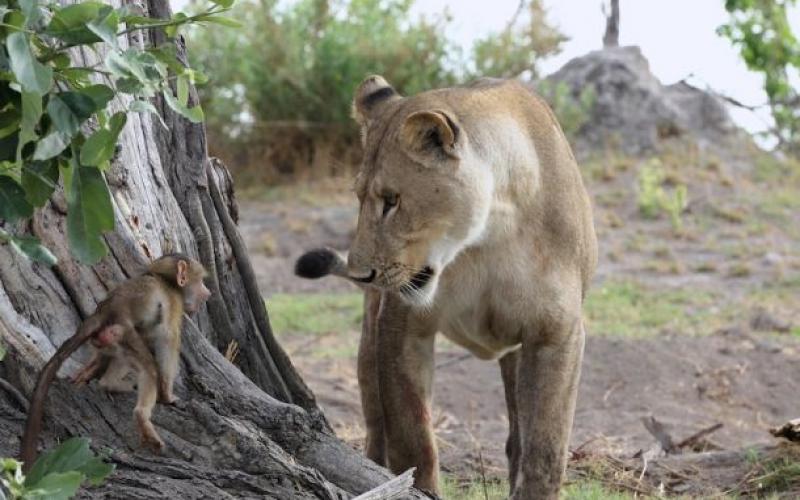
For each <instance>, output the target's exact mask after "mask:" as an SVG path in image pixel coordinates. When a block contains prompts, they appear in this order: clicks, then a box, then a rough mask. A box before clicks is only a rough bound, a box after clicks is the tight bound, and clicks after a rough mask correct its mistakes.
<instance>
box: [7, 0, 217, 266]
mask: <svg viewBox="0 0 800 500" xmlns="http://www.w3.org/2000/svg"><path fill="white" fill-rule="evenodd" d="M232 3H233V0H212V4H210V6H209V7H207V8H206V9H204V10H203V11H201V12H199V13H198V14H196V15H194V16H187V15H185V14H182V13H178V14H176V15H175V16H173V18H172V19H164V20H158V19H152V18H149V17H144V16H143V15H142V14H141V13H139V12H137V11H136V10H135V9H134V8H133V7H132V6H124V7H121V8H113V7H112V6H110V5H106V4H104V3H101V2H97V1H93V0H88V1H83V2H79V3H74V4H70V5H65V6H61V5H59V4H57V3H52V4H44V3H40V2H39V0H10V1H5V0H4V1H3V3H2V4H0V42H2V50H0V220H2V222H3V223H4V225H3V227H0V242H7V243H10V244H11V245H12V246H14V248H15V249H17V250H19V251H20V252H22V253H23V254H25V255H27V256H29V257H31V258H33V259H36V260H39V261H42V262H44V263H47V264H53V263H54V262H55V257H54V256H53V255H52V254H51V253H50V252H49V251H48V250H47V249H46V248H44V247H43V246H42V245H40V244H39V242H38V241H36V240H35V239H34V238H32V237H30V236H22V235H19V234H17V233H19V231H16V230H15V229H14V226H16V225H19V223H21V222H22V221H24V220H25V219H27V218H29V217H31V215H33V211H34V209H35V208H36V207H41V206H43V205H44V204H45V203H47V201H48V200H49V199H50V195H51V194H52V193H53V191H54V190H55V189H56V186H57V185H58V183H59V182H61V183H62V185H63V189H64V194H65V198H66V202H67V234H68V238H69V242H70V248H71V251H72V253H73V254H74V255H75V256H76V257H77V258H78V259H79V260H81V261H82V262H84V263H94V262H97V261H98V260H99V259H100V258H101V257H103V256H104V255H105V254H106V252H107V249H106V245H105V242H104V241H103V238H102V234H103V233H104V232H106V231H110V230H112V229H113V228H114V212H113V205H112V201H111V196H110V194H109V191H108V186H107V185H106V181H105V176H104V173H103V172H104V171H105V170H106V169H107V168H108V166H109V164H110V162H111V160H112V159H113V157H114V155H115V151H116V144H117V140H118V138H119V135H120V133H121V132H122V130H123V128H124V127H125V122H126V120H127V116H128V114H129V113H134V112H151V113H155V112H156V108H155V107H154V106H153V104H151V102H150V101H149V99H150V98H152V97H154V96H156V95H162V96H163V97H164V99H165V101H166V102H167V104H168V105H169V106H170V107H171V108H172V109H174V110H175V111H177V112H179V113H181V114H182V115H184V116H185V117H186V118H188V119H189V120H192V121H201V120H202V119H203V112H202V109H201V108H200V106H199V105H190V103H189V102H188V87H189V83H194V82H197V81H199V80H202V79H203V77H202V75H200V74H199V73H198V72H196V71H194V70H192V69H191V68H188V67H186V66H185V65H184V64H182V63H181V62H180V61H178V59H177V58H176V56H175V47H174V44H172V43H167V44H163V45H161V46H159V47H150V48H140V47H138V46H127V44H124V43H120V40H121V39H122V37H123V35H127V34H128V33H131V32H134V31H142V30H148V29H155V28H162V29H164V30H165V31H166V32H167V35H168V36H170V37H172V38H174V37H175V36H176V35H177V33H178V30H179V29H180V27H181V26H183V25H185V24H189V23H202V24H205V23H218V24H230V22H231V21H230V20H229V19H227V18H225V17H222V16H220V14H221V13H223V12H225V11H227V10H228V9H229V8H230V7H231V4H232ZM73 49H84V50H91V51H95V52H96V53H97V54H99V55H100V56H101V57H102V63H101V64H98V65H97V66H93V67H78V66H75V65H73V64H72V62H71V60H70V57H69V53H70V50H73ZM122 94H125V95H126V96H127V97H126V98H124V99H116V98H117V97H118V96H120V95H122Z"/></svg>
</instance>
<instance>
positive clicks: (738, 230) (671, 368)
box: [240, 158, 800, 494]
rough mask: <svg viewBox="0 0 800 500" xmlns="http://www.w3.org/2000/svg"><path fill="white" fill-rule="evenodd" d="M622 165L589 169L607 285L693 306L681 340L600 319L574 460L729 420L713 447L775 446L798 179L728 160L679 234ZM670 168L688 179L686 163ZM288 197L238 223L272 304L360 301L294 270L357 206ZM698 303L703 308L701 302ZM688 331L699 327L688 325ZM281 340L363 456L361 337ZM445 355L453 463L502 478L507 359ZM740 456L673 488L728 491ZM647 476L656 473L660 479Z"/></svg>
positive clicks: (285, 193)
mask: <svg viewBox="0 0 800 500" xmlns="http://www.w3.org/2000/svg"><path fill="white" fill-rule="evenodd" d="M626 161H628V160H620V159H617V158H611V159H609V158H605V159H603V160H602V161H599V162H598V163H596V164H595V163H591V162H589V167H588V171H585V176H586V178H587V182H588V183H589V185H590V186H591V187H590V190H591V191H592V195H593V198H594V200H595V207H596V209H595V211H596V220H597V226H598V234H599V239H600V242H601V261H600V267H599V269H598V276H597V279H596V287H603V286H604V284H606V283H613V282H619V281H620V280H630V281H635V282H636V283H637V284H639V285H641V286H642V287H644V288H645V289H647V290H651V291H653V293H655V294H659V293H681V294H685V295H686V296H687V297H688V299H687V301H686V304H684V305H683V307H682V308H681V309H680V312H679V314H678V315H680V316H681V318H680V320H681V321H679V322H677V323H676V324H678V325H680V326H679V329H677V330H676V327H674V326H672V327H670V326H667V327H664V326H663V325H662V326H659V327H658V328H653V331H648V332H647V335H641V333H638V334H627V335H626V334H624V333H622V334H621V333H620V332H624V331H626V330H625V328H624V325H622V326H619V327H618V329H619V331H616V330H617V326H615V325H614V324H613V323H609V322H607V321H603V318H600V320H599V321H597V322H596V323H595V324H593V323H592V322H591V321H590V336H589V340H588V344H587V347H586V356H585V360H584V365H583V375H582V378H581V387H580V394H579V398H578V409H577V412H576V416H575V426H574V432H573V438H572V448H573V449H574V450H577V451H578V453H577V454H576V457H577V456H580V457H586V456H613V457H619V458H620V459H624V460H630V457H632V456H633V455H634V454H635V453H636V452H637V451H639V450H645V451H646V450H648V449H650V448H652V447H653V445H654V443H655V442H656V440H655V438H654V437H653V436H652V435H651V434H650V433H649V432H648V431H647V430H646V429H645V427H644V426H643V425H642V422H641V420H642V418H643V417H646V416H651V415H652V416H654V417H655V418H656V419H657V420H658V421H660V422H662V423H663V424H664V425H665V427H666V429H667V431H668V433H669V434H670V435H671V436H673V437H674V438H675V439H676V440H680V439H683V438H685V437H687V436H689V435H691V434H693V433H695V432H696V431H698V430H700V429H703V428H706V427H708V426H711V425H713V424H716V423H721V424H723V427H722V428H721V429H720V430H718V431H716V432H714V433H713V434H711V435H710V437H708V439H707V440H704V441H702V447H703V449H706V450H715V449H716V450H741V449H743V448H746V447H749V446H753V445H755V444H757V443H763V444H764V445H765V446H768V445H769V444H770V443H774V438H772V437H771V436H770V435H769V433H768V432H767V429H768V428H769V427H771V426H775V425H779V424H782V423H783V422H785V421H786V420H788V419H791V418H795V417H798V416H800V399H798V396H797V395H798V394H799V393H800V359H798V358H800V336H798V335H797V333H798V331H800V330H798V326H800V315H799V314H800V293H799V292H800V216H798V214H799V213H800V206H798V204H797V202H796V200H794V199H793V198H792V196H796V195H797V193H800V185H799V184H798V183H797V181H796V178H793V179H792V180H790V181H789V183H788V184H786V183H784V184H768V183H767V184H765V183H763V182H761V183H759V182H755V181H750V180H748V179H744V180H740V179H737V180H734V181H731V180H730V179H731V178H732V177H735V176H736V175H739V174H741V172H737V171H732V170H726V169H725V168H722V167H720V166H718V165H717V166H716V167H715V168H709V172H710V173H708V172H706V173H704V175H702V176H699V178H695V177H691V179H692V182H691V183H690V186H691V187H690V191H689V192H690V202H689V206H688V208H687V210H686V211H685V212H684V214H683V216H682V219H683V224H682V226H683V227H681V228H676V227H674V226H672V225H671V224H670V223H669V221H668V220H667V219H666V217H661V218H659V219H657V220H645V219H643V218H642V217H640V216H639V214H638V208H637V204H636V200H637V190H636V177H635V175H634V174H633V173H632V171H633V170H635V169H632V168H631V166H630V165H628V166H625V165H624V164H623V163H624V162H626ZM675 163H678V164H679V163H681V162H680V161H676V162H675ZM682 168H683V170H682ZM669 171H670V172H671V173H672V174H675V175H677V176H678V177H679V178H682V179H688V177H687V173H686V170H685V167H674V168H672V167H670V170H669ZM676 172H677V173H676ZM681 175H682V176H683V177H680V176H681ZM684 182H686V180H684ZM277 192H278V193H279V194H278V195H275V194H274V192H273V193H271V194H270V195H269V197H268V198H266V199H250V200H249V201H247V202H245V203H243V205H242V209H241V214H242V218H241V221H240V226H241V228H242V231H243V233H244V235H245V238H246V240H247V242H248V246H249V248H250V253H251V256H252V259H253V264H254V266H255V268H256V272H257V274H258V277H259V282H260V286H261V288H262V291H263V293H264V295H265V296H266V297H268V303H269V297H270V296H271V295H274V294H276V293H311V292H333V293H337V292H346V293H352V292H354V291H355V288H354V287H351V286H350V285H348V284H347V283H343V282H341V281H337V280H335V279H329V280H320V281H305V280H300V279H298V278H296V277H294V276H293V274H292V265H293V262H294V259H295V258H296V257H297V256H298V255H299V254H300V253H301V252H302V251H304V250H307V249H309V248H312V247H315V246H321V245H328V246H333V247H335V248H342V249H346V248H347V246H348V244H349V241H350V239H351V236H352V231H353V228H354V222H355V218H356V210H355V207H354V204H353V202H352V198H353V196H352V195H350V194H349V193H347V190H346V189H342V186H341V184H340V183H337V182H335V181H334V182H329V183H324V184H322V185H319V186H314V187H313V188H308V187H301V186H298V187H291V188H286V189H281V190H278V191H277ZM787 192H788V193H789V194H787ZM776 200H777V201H776ZM682 296H683V295H682ZM699 296H702V297H704V299H703V300H693V298H694V297H699ZM656 297H658V295H656ZM656 300H658V299H657V298H656ZM612 305H613V304H612ZM602 312H603V310H602V309H601V313H602ZM693 317H696V319H697V321H693ZM626 320H629V318H625V317H623V318H622V321H626ZM645 324H646V322H645ZM686 325H691V329H690V331H682V330H681V329H680V328H684V327H686V328H688V326H686ZM593 326H595V328H593ZM598 330H599V331H598ZM637 331H638V330H637ZM790 332H791V333H790ZM278 334H279V335H281V341H282V342H283V343H284V345H285V346H286V347H287V349H288V351H289V352H290V354H291V355H292V359H293V361H294V362H295V363H296V364H297V365H298V367H299V369H300V371H301V372H302V374H303V376H304V378H305V379H306V381H307V382H308V383H309V384H310V385H311V387H312V389H313V390H314V392H315V393H316V395H317V397H318V399H319V401H320V403H321V405H322V407H323V409H324V410H325V412H326V414H327V416H328V418H329V420H330V421H331V423H332V424H333V425H334V427H335V428H336V430H337V432H338V434H339V435H340V436H341V437H343V438H344V439H346V440H348V441H349V442H351V443H352V444H353V446H357V447H358V446H360V445H361V443H362V440H363V427H362V418H361V410H360V404H359V395H358V387H357V383H356V377H355V346H356V345H357V336H358V331H357V329H355V328H353V329H351V330H350V331H341V332H328V333H326V334H323V335H316V336H307V335H306V336H303V335H297V334H292V332H278ZM437 349H438V352H437V365H438V367H437V371H436V385H435V409H434V414H435V422H436V430H437V437H438V439H439V449H440V454H441V463H442V468H443V469H444V470H445V471H448V472H450V473H452V474H453V475H455V476H456V477H474V476H475V475H476V474H480V473H481V472H482V473H485V474H486V475H487V476H489V477H504V476H505V474H506V472H505V471H506V469H505V467H506V463H505V457H504V452H503V446H504V442H505V435H506V432H507V418H506V411H505V402H504V398H503V389H502V384H501V381H500V374H499V370H498V366H497V364H496V363H494V362H485V361H480V360H477V359H474V358H471V357H469V356H466V355H465V353H464V351H462V350H460V349H459V348H457V347H455V346H453V345H451V344H449V343H447V342H445V341H443V342H441V343H440V344H439V346H438V348H437ZM718 453H724V452H718ZM736 453H739V452H736ZM735 456H736V457H739V459H741V457H742V456H743V455H741V454H737V455H735ZM609 460H611V459H609ZM613 460H616V459H613ZM637 460H638V459H637ZM742 460H743V459H741V460H740V461H739V466H740V467H739V468H738V469H736V468H735V467H733V468H731V467H730V463H729V467H728V468H727V469H724V470H723V469H720V471H721V472H720V473H719V474H722V476H720V475H719V474H717V475H716V479H715V480H711V479H709V478H705V479H702V480H699V481H700V483H702V484H701V486H702V485H705V486H702V487H695V488H694V489H692V488H689V487H686V486H683V487H675V488H674V489H673V490H667V491H668V492H669V491H672V492H684V493H690V494H692V493H693V494H699V493H703V494H708V493H709V492H714V493H720V492H722V491H725V489H726V488H725V487H723V486H720V485H719V484H717V483H719V482H725V481H723V480H722V479H721V477H723V476H724V474H728V476H731V477H732V478H734V479H735V480H736V481H741V480H742V478H743V477H744V476H745V475H746V474H748V473H750V472H751V471H752V467H751V466H748V465H747V464H746V463H745V462H743V461H742ZM635 462H636V460H634V463H635ZM728 462H730V460H728ZM734 462H735V460H734ZM742 464H744V465H742ZM576 467H578V469H576V470H578V474H579V475H580V471H579V470H580V467H579V466H576ZM673 467H677V468H679V465H673ZM690 468H692V470H694V471H696V470H697V466H696V465H694V464H692V465H691V466H690ZM732 471H733V472H732ZM651 473H652V474H655V476H654V477H657V473H656V468H651V471H650V472H649V473H648V477H650V474H651ZM662 473H663V470H662ZM712 475H713V474H712ZM702 476H703V475H702V474H700V475H698V476H697V477H701V478H702ZM692 477H695V476H692ZM724 477H727V476H724ZM640 479H641V478H640ZM734 479H731V480H730V481H733V480H734ZM715 481H716V482H715ZM730 481H728V482H730ZM684 482H685V481H684ZM678 483H680V481H678ZM640 484H642V483H641V480H640ZM695 486H696V485H695ZM712 486H713V487H712ZM727 486H731V485H730V484H728V485H727ZM795 486H797V487H798V489H800V485H795ZM681 488H683V489H681ZM698 488H699V489H698ZM703 488H706V489H703ZM632 489H634V490H635V489H636V488H635V487H634V488H632ZM653 491H654V490H653ZM653 491H650V492H653ZM740 491H744V490H740Z"/></svg>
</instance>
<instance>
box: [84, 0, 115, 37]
mask: <svg viewBox="0 0 800 500" xmlns="http://www.w3.org/2000/svg"><path fill="white" fill-rule="evenodd" d="M118 26H119V16H118V15H117V12H116V11H115V10H114V8H113V7H111V6H105V7H104V8H102V9H101V10H100V12H99V13H98V15H97V18H95V19H93V20H92V21H90V22H88V23H86V27H87V28H89V30H91V32H92V33H94V34H95V35H97V36H98V37H99V38H100V39H102V40H103V41H104V42H106V43H107V44H109V45H111V46H112V47H116V46H117V27H118Z"/></svg>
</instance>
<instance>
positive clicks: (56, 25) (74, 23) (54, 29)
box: [45, 2, 108, 45]
mask: <svg viewBox="0 0 800 500" xmlns="http://www.w3.org/2000/svg"><path fill="white" fill-rule="evenodd" d="M104 7H108V6H107V5H104V4H102V3H99V2H81V3H76V4H72V5H67V6H66V7H63V8H60V9H57V10H56V11H55V14H54V15H53V19H52V20H51V21H50V24H49V25H48V26H47V30H46V31H45V33H47V34H48V35H50V36H54V37H56V38H58V39H60V40H62V41H64V42H65V43H67V44H70V45H82V44H91V43H95V42H99V41H101V40H102V39H101V38H100V37H99V36H97V35H96V34H94V33H93V32H92V31H91V30H90V29H89V28H88V27H87V26H86V24H87V23H90V22H92V21H93V20H95V19H96V18H97V16H98V14H99V13H100V10H101V9H103V8H104Z"/></svg>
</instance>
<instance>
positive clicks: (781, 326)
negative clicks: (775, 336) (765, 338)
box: [750, 307, 792, 333]
mask: <svg viewBox="0 0 800 500" xmlns="http://www.w3.org/2000/svg"><path fill="white" fill-rule="evenodd" d="M750 328H752V329H753V330H755V331H757V332H781V333H787V332H789V330H791V329H792V324H791V323H790V322H788V321H786V320H783V319H781V318H778V317H777V316H775V315H774V314H772V313H770V312H769V311H767V310H766V309H764V308H763V307H760V308H758V309H756V312H755V314H753V317H752V318H751V319H750Z"/></svg>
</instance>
